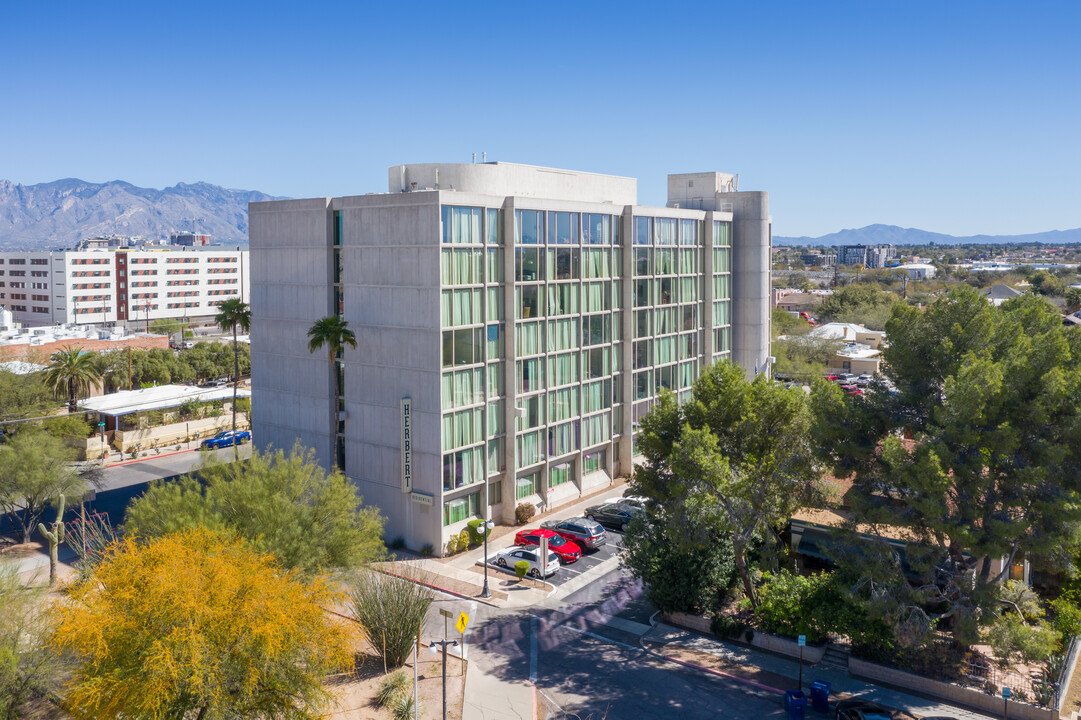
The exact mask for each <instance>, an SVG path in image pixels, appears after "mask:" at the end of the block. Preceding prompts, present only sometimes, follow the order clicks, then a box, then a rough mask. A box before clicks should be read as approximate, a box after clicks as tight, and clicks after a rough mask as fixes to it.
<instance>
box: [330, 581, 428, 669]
mask: <svg viewBox="0 0 1081 720" xmlns="http://www.w3.org/2000/svg"><path fill="white" fill-rule="evenodd" d="M420 580H422V578H421V577H420V576H419V575H418V576H412V577H409V578H408V579H403V578H397V577H393V576H391V575H385V574H383V573H380V572H376V571H374V570H361V571H360V572H359V573H358V574H357V575H356V577H355V578H354V579H353V582H352V588H351V590H350V593H349V595H350V611H351V613H352V615H353V617H354V618H355V619H356V621H357V622H358V623H360V626H361V627H362V628H364V631H365V633H367V637H368V642H369V643H370V644H371V646H372V647H373V648H375V651H376V652H377V653H379V655H380V657H382V658H383V661H384V662H385V663H386V664H387V666H388V667H400V666H401V665H402V664H403V663H404V662H405V661H406V658H408V657H409V654H410V652H412V650H413V642H414V640H415V639H416V637H417V633H418V632H419V630H420V625H421V623H422V622H423V621H424V616H425V614H426V613H427V612H428V608H429V607H431V604H432V592H431V590H429V589H428V588H427V587H425V586H424V585H421V584H420Z"/></svg>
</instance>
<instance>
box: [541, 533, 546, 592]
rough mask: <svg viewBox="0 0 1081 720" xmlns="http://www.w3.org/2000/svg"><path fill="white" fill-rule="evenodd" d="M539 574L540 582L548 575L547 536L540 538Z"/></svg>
mask: <svg viewBox="0 0 1081 720" xmlns="http://www.w3.org/2000/svg"><path fill="white" fill-rule="evenodd" d="M540 574H541V582H544V578H546V577H548V538H546V537H542V538H541V539H540Z"/></svg>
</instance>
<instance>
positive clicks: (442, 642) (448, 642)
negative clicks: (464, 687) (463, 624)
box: [428, 640, 458, 720]
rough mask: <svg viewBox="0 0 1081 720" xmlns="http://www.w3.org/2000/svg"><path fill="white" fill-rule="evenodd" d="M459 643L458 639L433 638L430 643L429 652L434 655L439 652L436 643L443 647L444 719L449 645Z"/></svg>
mask: <svg viewBox="0 0 1081 720" xmlns="http://www.w3.org/2000/svg"><path fill="white" fill-rule="evenodd" d="M457 644H458V641H457V640H432V641H431V642H430V643H429V644H428V652H430V653H431V654H432V655H436V654H438V653H439V651H438V650H436V649H435V646H436V645H439V646H440V647H442V648H443V720H447V646H448V645H449V646H451V647H453V646H456V645H457Z"/></svg>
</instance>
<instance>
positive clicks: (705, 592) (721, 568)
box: [620, 514, 736, 613]
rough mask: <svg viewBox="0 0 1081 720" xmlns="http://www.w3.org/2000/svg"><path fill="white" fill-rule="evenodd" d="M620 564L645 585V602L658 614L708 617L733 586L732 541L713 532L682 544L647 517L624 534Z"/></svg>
mask: <svg viewBox="0 0 1081 720" xmlns="http://www.w3.org/2000/svg"><path fill="white" fill-rule="evenodd" d="M623 548H624V550H625V552H624V553H623V554H622V555H620V562H621V563H622V564H623V567H625V568H626V569H627V570H628V571H630V573H631V574H632V575H634V576H635V577H636V578H638V579H640V580H641V581H642V584H643V585H644V586H645V591H646V599H647V600H648V601H649V604H650V605H652V606H653V607H655V608H657V609H658V610H660V611H662V612H695V611H698V612H704V613H711V612H713V611H715V610H716V609H717V608H718V607H720V605H721V603H722V601H723V600H724V597H725V595H726V594H727V592H728V589H729V588H731V587H732V585H733V583H735V582H736V566H735V563H734V562H733V559H732V543H731V542H730V541H729V539H728V538H727V537H726V536H724V535H723V534H720V533H718V534H717V535H716V536H715V537H713V538H712V541H711V542H705V543H701V544H695V545H694V546H690V547H689V546H687V545H686V544H684V543H681V542H680V539H679V538H673V537H671V536H670V534H669V530H668V526H667V524H666V523H665V522H664V520H663V519H662V518H660V517H657V516H654V515H652V514H647V517H646V518H645V519H644V520H634V521H632V522H631V525H630V527H629V528H627V532H626V533H624V535H623Z"/></svg>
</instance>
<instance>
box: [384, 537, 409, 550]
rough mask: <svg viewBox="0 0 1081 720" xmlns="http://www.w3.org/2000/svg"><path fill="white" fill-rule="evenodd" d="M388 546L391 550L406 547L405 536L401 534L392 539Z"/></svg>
mask: <svg viewBox="0 0 1081 720" xmlns="http://www.w3.org/2000/svg"><path fill="white" fill-rule="evenodd" d="M387 547H388V548H390V549H391V550H403V549H404V548H405V538H403V537H402V536H401V535H399V536H398V537H396V538H394V539H393V540H391V541H390V543H389V544H388V545H387Z"/></svg>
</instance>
